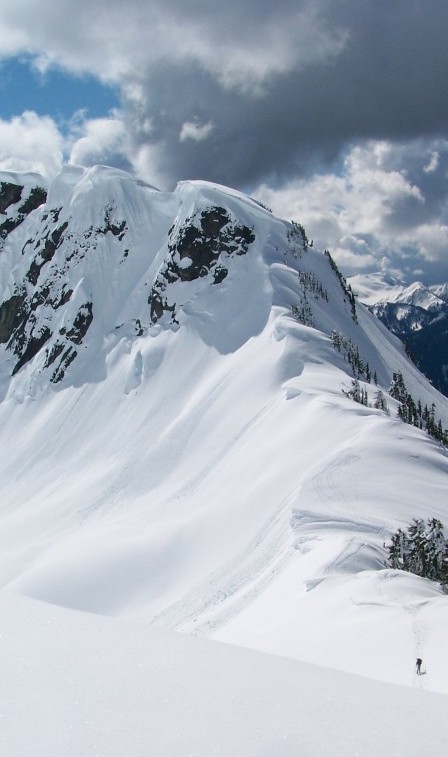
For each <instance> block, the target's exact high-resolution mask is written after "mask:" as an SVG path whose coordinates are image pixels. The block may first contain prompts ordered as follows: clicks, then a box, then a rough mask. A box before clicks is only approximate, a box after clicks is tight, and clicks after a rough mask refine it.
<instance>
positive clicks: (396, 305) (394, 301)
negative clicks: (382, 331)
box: [349, 273, 448, 395]
mask: <svg viewBox="0 0 448 757" xmlns="http://www.w3.org/2000/svg"><path fill="white" fill-rule="evenodd" d="M349 281H350V285H351V286H352V288H353V291H354V292H355V293H356V294H357V295H358V296H359V299H360V300H361V302H363V303H365V304H366V305H368V306H369V308H370V310H371V312H372V313H374V314H375V315H376V316H377V318H380V320H381V321H382V322H383V323H384V324H385V325H386V326H387V328H388V329H389V330H390V331H392V333H393V334H396V335H397V336H398V337H399V338H400V339H402V340H403V341H404V342H405V343H406V345H407V349H408V351H409V353H410V354H411V355H413V357H414V360H415V361H416V363H417V365H418V366H419V368H420V370H421V371H422V372H423V373H424V374H425V376H427V378H429V380H430V381H431V382H432V383H433V384H434V386H435V387H436V388H437V389H438V390H439V391H441V392H443V394H445V395H448V358H447V351H448V296H447V285H446V284H441V285H434V286H426V285H425V284H422V283H421V282H415V283H413V284H410V285H405V284H403V283H400V282H399V281H397V280H396V279H393V278H392V277H390V276H388V275H385V274H383V273H372V274H362V275H361V274H357V275H356V276H351V277H350V279H349Z"/></svg>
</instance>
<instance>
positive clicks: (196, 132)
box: [179, 121, 213, 142]
mask: <svg viewBox="0 0 448 757" xmlns="http://www.w3.org/2000/svg"><path fill="white" fill-rule="evenodd" d="M212 131H213V124H212V122H211V121H208V122H207V123H206V124H198V123H197V122H196V121H185V123H184V124H182V128H181V130H180V134H179V140H180V141H181V142H186V141H187V140H189V139H192V140H193V141H194V142H202V141H203V140H204V139H207V137H208V136H210V134H211V132H212Z"/></svg>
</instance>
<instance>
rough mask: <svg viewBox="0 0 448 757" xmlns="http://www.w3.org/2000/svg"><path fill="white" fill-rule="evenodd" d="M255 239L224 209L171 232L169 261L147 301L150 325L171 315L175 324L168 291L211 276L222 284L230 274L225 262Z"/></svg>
mask: <svg viewBox="0 0 448 757" xmlns="http://www.w3.org/2000/svg"><path fill="white" fill-rule="evenodd" d="M254 241H255V235H254V233H253V231H252V229H250V228H249V227H248V226H245V225H244V224H238V223H237V222H236V221H234V220H233V219H232V217H231V215H230V213H229V212H228V211H227V210H225V208H222V207H217V206H215V207H210V208H207V209H206V210H203V211H202V212H201V213H200V214H198V215H197V216H195V217H192V218H189V219H187V221H186V222H185V224H184V225H183V226H182V227H181V229H180V230H178V231H175V230H174V229H172V230H171V232H170V239H169V244H168V250H169V254H170V257H169V260H168V261H167V263H166V264H165V265H164V267H163V268H162V270H161V271H160V273H159V275H158V277H157V279H156V281H155V283H154V285H153V287H152V290H151V294H150V296H149V299H148V303H149V305H150V308H151V321H152V323H157V321H158V320H159V319H160V318H161V317H162V315H163V313H165V312H169V313H171V317H172V320H173V321H174V322H175V314H176V304H175V303H170V302H169V299H168V297H167V292H166V290H167V287H169V285H170V284H173V283H175V282H178V281H181V282H184V281H194V280H195V279H198V278H202V277H206V276H209V277H210V279H211V282H210V283H212V284H220V283H221V282H222V281H223V280H224V279H225V278H226V276H227V274H228V268H227V267H226V265H225V261H226V260H228V259H229V258H230V257H231V256H233V255H245V254H246V253H247V251H248V249H249V245H250V244H252V243H253V242H254Z"/></svg>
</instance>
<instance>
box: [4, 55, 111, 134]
mask: <svg viewBox="0 0 448 757" xmlns="http://www.w3.org/2000/svg"><path fill="white" fill-rule="evenodd" d="M118 105H119V91H118V88H117V87H112V86H106V85H103V84H101V83H100V82H99V80H98V79H96V78H95V77H93V76H89V75H83V76H74V75H71V74H68V73H65V72H64V71H62V70H61V69H56V68H50V69H49V70H47V71H46V72H45V74H41V73H40V72H39V71H38V70H37V69H36V68H33V67H32V65H31V60H30V59H27V58H18V57H14V58H9V59H7V60H4V61H2V62H1V64H0V118H2V119H9V118H11V117H12V116H16V115H18V114H20V113H23V111H25V110H33V111H35V112H36V113H37V114H39V115H41V116H44V115H50V116H52V117H53V118H54V119H55V120H56V121H58V122H60V123H62V124H63V123H64V122H67V121H69V120H70V118H71V117H72V116H73V113H75V112H76V111H79V110H85V111H86V117H87V118H97V117H100V116H105V115H107V114H108V113H109V111H110V110H111V109H112V108H116V107H117V106H118Z"/></svg>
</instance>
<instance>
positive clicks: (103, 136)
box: [69, 117, 128, 166]
mask: <svg viewBox="0 0 448 757" xmlns="http://www.w3.org/2000/svg"><path fill="white" fill-rule="evenodd" d="M72 139H73V140H74V142H73V145H72V148H71V152H70V159H69V162H70V163H75V164H77V165H82V166H88V165H92V164H95V163H107V162H108V160H110V156H111V155H114V156H115V157H116V156H117V155H119V154H121V155H123V156H125V155H126V153H127V150H128V144H127V138H126V129H125V126H124V123H123V121H122V120H121V119H120V118H119V117H110V118H94V119H89V120H85V121H84V120H83V119H82V117H81V119H80V120H79V119H78V121H75V122H74V124H73V126H72Z"/></svg>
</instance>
